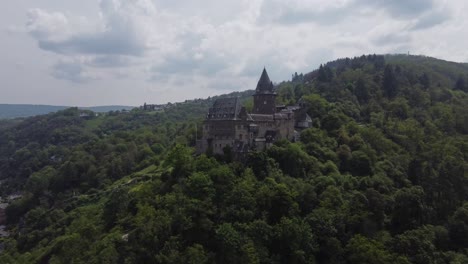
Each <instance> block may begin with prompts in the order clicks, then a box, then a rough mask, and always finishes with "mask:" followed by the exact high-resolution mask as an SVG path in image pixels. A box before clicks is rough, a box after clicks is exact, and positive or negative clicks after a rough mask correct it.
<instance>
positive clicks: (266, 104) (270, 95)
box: [252, 68, 276, 115]
mask: <svg viewBox="0 0 468 264" xmlns="http://www.w3.org/2000/svg"><path fill="white" fill-rule="evenodd" d="M253 97H254V107H253V111H252V113H253V114H264V115H272V114H274V113H275V112H276V104H275V98H276V93H275V92H274V90H273V83H272V82H271V81H270V77H268V73H267V71H266V70H265V68H263V72H262V76H261V77H260V80H258V83H257V89H255V94H254V95H253Z"/></svg>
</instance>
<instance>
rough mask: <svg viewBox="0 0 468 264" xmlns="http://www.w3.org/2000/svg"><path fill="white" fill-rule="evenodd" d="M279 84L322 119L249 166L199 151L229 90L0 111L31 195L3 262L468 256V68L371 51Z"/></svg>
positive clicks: (7, 187) (12, 221) (14, 175)
mask: <svg viewBox="0 0 468 264" xmlns="http://www.w3.org/2000/svg"><path fill="white" fill-rule="evenodd" d="M276 89H277V93H278V95H279V96H278V104H295V103H297V102H298V101H299V100H301V102H302V103H304V104H305V105H307V109H308V114H309V115H310V116H311V117H312V119H313V127H312V128H309V129H306V130H304V131H302V132H301V135H300V141H298V142H289V141H279V142H276V143H275V145H274V146H272V147H271V148H269V149H268V150H265V151H261V152H252V153H250V154H249V156H248V157H247V159H246V160H245V162H243V163H240V162H237V161H234V160H232V158H231V156H230V155H225V156H216V157H212V156H207V155H201V156H196V155H194V149H193V146H194V144H195V139H196V136H197V135H200V134H201V128H202V126H201V122H202V120H203V118H204V116H205V114H206V111H207V109H208V107H209V106H210V105H211V104H212V103H213V100H214V99H216V98H209V99H206V100H193V101H187V102H186V103H182V104H177V105H174V106H172V107H170V108H168V109H166V110H165V111H163V112H144V111H141V110H133V111H130V112H123V113H122V112H110V113H109V114H107V115H105V116H98V117H95V116H92V117H88V118H82V117H80V115H79V113H80V111H82V110H78V109H76V108H70V109H67V110H63V111H60V112H57V113H53V114H48V115H44V116H36V117H32V118H27V119H24V120H5V121H0V179H1V185H0V194H1V195H2V196H6V195H8V194H10V193H15V192H21V193H22V195H23V196H22V198H21V199H19V200H15V201H14V202H12V203H11V204H10V206H9V207H8V208H7V220H8V225H7V227H8V230H9V231H10V232H11V236H10V237H9V238H4V239H3V241H2V243H3V247H4V248H3V251H2V253H0V263H369V264H370V263H418V264H423V263H424V264H425V263H453V264H455V263H460V264H461V263H468V111H467V110H468V109H467V106H468V65H466V64H459V63H452V62H446V61H442V60H437V59H433V58H428V57H422V56H406V55H388V56H378V55H369V56H361V57H356V58H345V59H339V60H336V61H333V62H329V63H327V64H324V65H321V66H320V68H319V69H317V70H315V71H313V72H310V73H307V74H297V73H295V74H294V75H293V76H292V80H291V81H286V82H282V83H280V84H278V85H277V87H276ZM251 94H252V92H251V91H246V92H243V93H234V94H231V95H234V96H240V97H241V98H242V100H243V101H244V104H245V105H246V106H249V105H251V103H252V101H251V99H249V96H250V95H251Z"/></svg>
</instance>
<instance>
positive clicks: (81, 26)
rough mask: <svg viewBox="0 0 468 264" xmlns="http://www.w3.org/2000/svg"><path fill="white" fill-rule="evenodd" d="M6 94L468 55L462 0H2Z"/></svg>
mask: <svg viewBox="0 0 468 264" xmlns="http://www.w3.org/2000/svg"><path fill="white" fill-rule="evenodd" d="M0 5H1V9H0V25H1V26H2V27H3V28H0V47H1V48H0V103H30V104H54V105H79V106H93V105H111V104H119V105H135V106H136V105H141V104H143V103H144V102H147V103H166V102H169V101H170V102H175V101H183V100H185V99H193V98H204V97H208V96H212V95H217V94H223V93H228V92H231V91H241V90H247V89H254V88H255V85H256V82H257V80H258V78H259V77H260V73H261V71H262V69H263V66H265V67H266V68H267V70H268V72H269V75H270V78H271V79H272V80H273V81H274V82H280V81H282V80H287V79H290V76H291V74H292V73H294V72H296V71H297V72H304V73H305V72H309V71H311V70H313V69H315V68H317V67H318V66H319V65H320V64H321V63H325V62H327V61H330V60H334V59H336V58H341V57H353V56H359V55H362V54H373V53H376V54H383V53H407V52H410V53H411V54H423V55H427V56H431V57H437V58H441V59H446V60H451V61H457V62H467V61H468V48H467V47H468V22H467V21H468V20H467V19H466V18H467V17H468V15H467V14H468V3H467V2H466V1H462V0H453V1H443V0H438V1H429V0H393V1H390V0H388V1H387V0H339V1H332V0H328V1H323V0H271V1H270V0H232V1H231V0H229V1H227V0H226V1H224V0H183V1H182V0H177V1H176V0H79V1H77V0H4V1H2V3H1V4H0Z"/></svg>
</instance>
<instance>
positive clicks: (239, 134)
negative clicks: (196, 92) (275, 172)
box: [197, 69, 312, 155]
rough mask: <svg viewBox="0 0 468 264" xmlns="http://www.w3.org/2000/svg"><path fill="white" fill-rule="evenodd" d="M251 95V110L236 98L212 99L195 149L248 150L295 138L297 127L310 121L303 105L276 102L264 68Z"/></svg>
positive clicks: (217, 151) (238, 153)
mask: <svg viewBox="0 0 468 264" xmlns="http://www.w3.org/2000/svg"><path fill="white" fill-rule="evenodd" d="M253 97H254V105H253V110H252V113H248V112H247V110H246V109H245V107H242V106H241V105H240V102H239V98H224V99H218V100H216V101H215V102H214V104H213V106H212V107H211V108H210V109H209V111H208V114H207V115H206V119H205V121H204V123H203V135H202V139H201V140H198V141H197V152H198V153H205V152H207V151H209V152H211V153H213V154H223V153H224V151H225V150H226V148H230V150H231V151H232V152H234V153H236V154H237V155H242V154H245V153H247V152H249V151H252V150H264V149H265V148H268V147H270V146H271V145H272V144H273V143H274V142H275V141H276V140H279V139H288V140H295V139H296V138H297V135H298V132H297V131H300V130H301V129H304V128H308V127H310V126H311V124H312V119H311V118H310V117H309V116H308V115H307V113H306V111H305V108H304V107H303V105H301V104H299V105H295V106H277V105H276V103H275V101H276V100H275V99H276V93H275V91H274V87H273V83H272V82H271V81H270V78H269V77H268V73H267V72H266V70H265V69H263V72H262V76H261V77H260V80H259V81H258V84H257V88H256V90H255V94H254V95H253Z"/></svg>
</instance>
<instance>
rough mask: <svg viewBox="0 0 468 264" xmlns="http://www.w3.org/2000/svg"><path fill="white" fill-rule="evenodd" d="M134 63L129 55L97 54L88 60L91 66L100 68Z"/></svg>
mask: <svg viewBox="0 0 468 264" xmlns="http://www.w3.org/2000/svg"><path fill="white" fill-rule="evenodd" d="M131 64H132V61H131V59H130V58H129V57H127V56H118V55H107V56H97V57H95V58H93V59H92V60H91V61H90V62H88V65H89V66H92V67H99V68H118V67H126V66H129V65H131Z"/></svg>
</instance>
